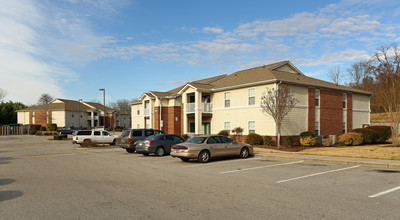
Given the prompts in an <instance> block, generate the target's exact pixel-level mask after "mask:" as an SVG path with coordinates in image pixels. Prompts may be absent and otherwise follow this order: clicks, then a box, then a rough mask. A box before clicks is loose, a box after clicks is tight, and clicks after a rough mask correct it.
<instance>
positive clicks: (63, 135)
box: [60, 134, 68, 139]
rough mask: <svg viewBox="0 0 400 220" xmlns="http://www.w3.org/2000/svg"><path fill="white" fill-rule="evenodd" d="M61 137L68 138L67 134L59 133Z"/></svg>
mask: <svg viewBox="0 0 400 220" xmlns="http://www.w3.org/2000/svg"><path fill="white" fill-rule="evenodd" d="M60 136H61V137H62V138H63V139H67V138H68V135H67V134H62V135H60Z"/></svg>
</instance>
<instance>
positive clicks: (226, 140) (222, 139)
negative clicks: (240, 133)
mask: <svg viewBox="0 0 400 220" xmlns="http://www.w3.org/2000/svg"><path fill="white" fill-rule="evenodd" d="M219 139H221V143H224V144H230V143H232V142H233V140H232V139H230V138H228V137H225V136H220V137H219Z"/></svg>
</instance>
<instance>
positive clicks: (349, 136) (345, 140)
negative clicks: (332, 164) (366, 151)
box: [338, 132, 363, 146]
mask: <svg viewBox="0 0 400 220" xmlns="http://www.w3.org/2000/svg"><path fill="white" fill-rule="evenodd" d="M338 142H339V143H340V144H343V145H346V146H349V145H352V146H357V145H360V144H362V143H363V136H362V134H360V133H355V132H349V133H345V134H342V135H340V136H339V137H338Z"/></svg>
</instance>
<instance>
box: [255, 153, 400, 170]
mask: <svg viewBox="0 0 400 220" xmlns="http://www.w3.org/2000/svg"><path fill="white" fill-rule="evenodd" d="M254 156H255V157H263V158H275V159H285V160H304V161H310V162H316V163H331V164H344V165H361V166H367V167H377V168H386V169H398V170H400V162H399V163H397V164H390V163H378V162H369V161H365V160H364V161H362V160H363V159H362V158H354V159H353V158H352V160H344V159H341V158H334V157H333V158H332V157H330V158H318V157H315V156H313V157H312V158H311V157H296V156H289V155H274V153H268V154H266V153H257V154H255V155H254Z"/></svg>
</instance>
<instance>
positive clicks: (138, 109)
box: [136, 105, 140, 115]
mask: <svg viewBox="0 0 400 220" xmlns="http://www.w3.org/2000/svg"><path fill="white" fill-rule="evenodd" d="M136 113H137V115H140V106H139V105H138V106H137V111H136Z"/></svg>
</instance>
